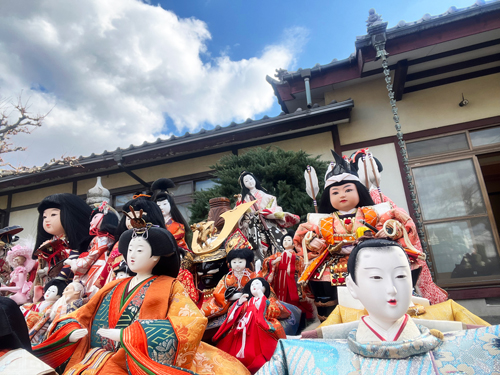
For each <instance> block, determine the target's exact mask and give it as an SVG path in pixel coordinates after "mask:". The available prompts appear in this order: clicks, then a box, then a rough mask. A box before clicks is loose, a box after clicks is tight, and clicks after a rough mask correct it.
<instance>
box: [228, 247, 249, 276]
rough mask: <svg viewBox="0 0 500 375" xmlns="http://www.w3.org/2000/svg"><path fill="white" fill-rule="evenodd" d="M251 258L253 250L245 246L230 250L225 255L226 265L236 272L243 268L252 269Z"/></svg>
mask: <svg viewBox="0 0 500 375" xmlns="http://www.w3.org/2000/svg"><path fill="white" fill-rule="evenodd" d="M253 259H254V255H253V251H252V250H250V249H249V248H247V247H245V248H243V249H234V250H231V251H230V252H229V254H227V256H226V261H227V265H228V267H229V268H230V269H232V270H233V271H236V272H241V271H243V270H244V269H245V268H248V269H250V270H253Z"/></svg>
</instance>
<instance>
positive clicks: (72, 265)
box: [64, 259, 78, 273]
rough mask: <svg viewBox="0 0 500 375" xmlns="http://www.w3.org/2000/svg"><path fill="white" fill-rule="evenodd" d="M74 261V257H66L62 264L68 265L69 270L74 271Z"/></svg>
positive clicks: (75, 268) (75, 266)
mask: <svg viewBox="0 0 500 375" xmlns="http://www.w3.org/2000/svg"><path fill="white" fill-rule="evenodd" d="M76 262H77V261H76V259H66V260H65V261H64V264H66V265H67V266H70V268H71V271H73V273H75V272H76V270H77V268H78V267H77V265H76Z"/></svg>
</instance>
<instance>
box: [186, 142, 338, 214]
mask: <svg viewBox="0 0 500 375" xmlns="http://www.w3.org/2000/svg"><path fill="white" fill-rule="evenodd" d="M308 165H311V166H313V167H314V169H316V173H317V175H318V179H319V186H320V193H319V194H318V197H317V199H319V197H320V196H321V193H322V191H323V190H322V188H323V176H324V175H325V173H326V169H327V167H328V163H327V162H324V161H321V160H319V156H317V157H311V156H310V155H308V154H306V153H305V152H304V151H298V152H295V151H284V150H282V149H280V148H278V147H273V148H272V149H271V147H267V148H265V149H262V148H255V149H252V150H250V151H248V152H246V153H244V154H242V155H226V156H223V157H222V158H221V159H220V160H219V162H218V163H217V164H216V165H212V166H210V168H211V169H212V170H213V175H214V181H215V182H216V183H217V184H216V185H215V186H214V187H212V188H210V189H207V190H202V191H197V192H195V194H194V203H193V204H192V205H191V207H190V209H191V223H197V222H200V221H203V220H206V219H207V216H208V210H209V205H208V201H209V200H210V199H212V198H216V197H227V198H229V199H230V200H231V206H232V207H234V204H235V202H236V198H235V197H234V196H235V195H237V194H239V193H240V191H241V188H240V185H239V184H238V177H239V176H240V173H241V172H242V171H248V172H252V173H253V174H254V175H255V177H257V178H258V179H259V181H260V183H261V184H262V186H263V187H264V188H265V189H267V191H268V192H269V194H272V195H274V196H276V197H278V205H280V206H281V207H282V208H283V211H288V212H291V213H294V214H296V215H299V216H300V217H301V221H305V220H306V216H307V214H308V213H309V212H314V206H313V202H312V200H311V198H310V197H309V196H308V195H307V193H306V182H305V179H304V171H305V169H306V167H307V166H308Z"/></svg>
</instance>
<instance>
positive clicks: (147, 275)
mask: <svg viewBox="0 0 500 375" xmlns="http://www.w3.org/2000/svg"><path fill="white" fill-rule="evenodd" d="M151 276H153V274H151V273H149V272H144V273H138V274H137V275H135V276H134V277H133V278H132V280H130V284H129V290H131V289H133V288H134V287H135V286H136V285H138V284H140V283H142V282H143V281H144V280H146V279H149V278H150V277H151Z"/></svg>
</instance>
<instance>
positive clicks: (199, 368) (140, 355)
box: [33, 223, 247, 375]
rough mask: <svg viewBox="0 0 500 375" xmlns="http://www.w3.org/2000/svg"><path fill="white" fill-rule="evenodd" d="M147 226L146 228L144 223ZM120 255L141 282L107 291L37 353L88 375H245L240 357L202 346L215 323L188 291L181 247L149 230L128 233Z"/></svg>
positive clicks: (61, 323) (119, 283) (162, 232)
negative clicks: (208, 328)
mask: <svg viewBox="0 0 500 375" xmlns="http://www.w3.org/2000/svg"><path fill="white" fill-rule="evenodd" d="M144 224H145V223H144ZM119 250H120V252H121V254H122V255H123V256H124V257H125V259H126V260H127V263H128V266H129V267H130V270H132V271H133V272H136V276H134V277H129V278H126V279H120V280H115V281H113V282H111V283H109V284H107V285H105V286H104V287H103V288H102V289H101V290H100V291H99V292H97V294H96V295H94V297H92V299H91V300H90V301H89V302H88V303H87V304H86V305H84V306H83V307H81V308H80V309H78V310H77V311H75V312H74V313H72V314H69V315H68V316H66V317H65V318H62V319H60V320H58V321H56V323H55V327H54V328H51V329H50V331H49V336H48V339H47V340H46V341H44V342H43V343H42V344H40V345H38V346H35V347H34V348H33V351H34V354H35V355H37V356H38V357H40V358H41V359H42V360H43V361H45V362H46V363H47V364H49V365H50V366H52V367H58V366H61V365H62V364H63V363H65V362H66V361H67V363H65V366H66V372H67V373H72V374H83V373H87V371H89V372H90V371H92V373H93V374H123V375H125V374H153V373H154V374H184V373H192V372H190V371H193V372H196V373H199V374H235V373H241V374H245V373H247V372H246V369H245V368H244V367H243V366H242V365H241V364H240V363H239V362H238V361H237V360H236V359H234V358H232V357H228V356H227V355H224V353H222V352H220V351H219V350H217V349H216V348H214V347H211V346H209V345H207V344H204V343H201V342H200V339H201V336H202V335H203V332H204V330H205V326H206V322H207V319H206V318H205V317H204V316H203V315H202V314H201V313H200V311H199V310H198V309H197V308H196V306H195V305H194V304H193V302H192V301H191V300H190V298H189V297H188V296H187V295H186V294H185V293H184V288H183V287H182V285H181V284H180V283H179V282H178V281H176V280H175V279H174V278H175V277H176V276H177V273H178V271H179V262H180V258H179V254H178V252H177V243H176V241H175V239H174V237H173V236H172V234H171V233H170V232H169V231H167V230H166V229H164V228H156V227H151V226H150V225H147V226H146V227H145V228H135V229H131V230H128V231H126V232H124V233H123V234H122V236H121V237H120V241H119Z"/></svg>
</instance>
